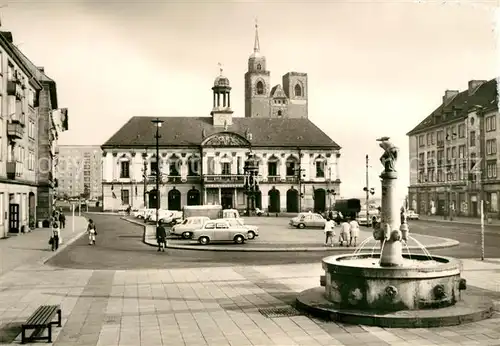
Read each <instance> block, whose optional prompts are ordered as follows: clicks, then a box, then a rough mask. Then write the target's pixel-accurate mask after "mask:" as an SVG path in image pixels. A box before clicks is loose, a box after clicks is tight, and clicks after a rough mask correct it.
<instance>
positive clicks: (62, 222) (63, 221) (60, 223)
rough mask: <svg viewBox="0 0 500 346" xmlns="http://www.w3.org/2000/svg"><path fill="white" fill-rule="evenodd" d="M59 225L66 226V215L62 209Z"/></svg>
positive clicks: (63, 227)
mask: <svg viewBox="0 0 500 346" xmlns="http://www.w3.org/2000/svg"><path fill="white" fill-rule="evenodd" d="M59 226H60V227H61V229H65V228H66V215H64V213H63V212H62V211H61V212H60V213H59Z"/></svg>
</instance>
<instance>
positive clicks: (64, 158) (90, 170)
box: [57, 145, 102, 200]
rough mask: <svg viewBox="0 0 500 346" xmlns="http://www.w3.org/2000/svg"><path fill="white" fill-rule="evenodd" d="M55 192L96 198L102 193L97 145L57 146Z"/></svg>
mask: <svg viewBox="0 0 500 346" xmlns="http://www.w3.org/2000/svg"><path fill="white" fill-rule="evenodd" d="M58 150H59V157H58V161H59V163H58V167H57V182H58V185H57V194H58V195H59V196H67V197H77V196H78V197H79V196H82V195H83V196H84V197H85V198H88V199H93V200H97V199H100V198H101V195H102V179H101V178H102V172H101V166H102V159H101V148H100V147H99V146H98V145H60V146H59V147H58Z"/></svg>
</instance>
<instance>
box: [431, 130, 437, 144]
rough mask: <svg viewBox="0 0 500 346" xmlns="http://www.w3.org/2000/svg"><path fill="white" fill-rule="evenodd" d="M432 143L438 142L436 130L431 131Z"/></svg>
mask: <svg viewBox="0 0 500 346" xmlns="http://www.w3.org/2000/svg"><path fill="white" fill-rule="evenodd" d="M431 144H432V145H434V144H436V136H435V134H434V132H432V133H431Z"/></svg>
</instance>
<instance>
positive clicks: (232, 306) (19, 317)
mask: <svg viewBox="0 0 500 346" xmlns="http://www.w3.org/2000/svg"><path fill="white" fill-rule="evenodd" d="M166 260H168V257H166ZM463 264H464V272H463V276H464V277H465V278H466V279H467V280H468V284H469V285H474V286H477V287H480V288H482V289H485V290H488V294H492V295H493V296H494V297H495V298H496V300H497V301H498V302H500V293H499V287H500V261H488V262H480V261H476V260H464V261H463ZM321 274H322V269H321V265H320V264H302V265H279V266H245V267H233V268H229V267H218V268H210V267H207V268H197V269H170V270H169V269H159V270H158V269H155V270H128V271H121V270H118V271H107V270H68V269H58V268H53V267H49V266H44V265H40V264H37V265H26V266H22V267H19V268H18V269H17V270H15V271H10V272H8V273H6V274H4V275H3V276H1V277H0V320H1V325H2V326H9V325H10V326H12V325H15V324H16V323H17V324H19V323H21V322H22V321H23V320H25V319H26V318H27V317H28V316H29V315H30V314H31V313H32V312H33V311H34V310H35V309H36V307H37V306H38V305H40V304H61V306H62V311H63V327H62V328H55V329H54V331H55V334H54V335H55V338H54V340H55V342H54V345H61V346H62V345H89V346H90V345H103V346H104V345H130V346H137V345H148V346H152V345H193V346H198V345H235V346H236V345H237V346H240V345H364V344H369V345H498V344H500V341H499V340H500V316H498V315H496V316H495V317H494V318H492V319H490V320H486V321H483V322H479V323H473V324H468V325H463V326H458V327H448V328H435V329H382V328H377V327H364V326H351V325H341V324H337V323H333V322H324V321H321V320H317V319H311V318H309V317H307V316H303V315H300V314H297V312H296V311H294V310H293V309H290V307H289V306H288V305H287V303H291V302H293V300H294V298H295V295H296V293H297V292H300V291H301V290H303V289H307V288H310V287H314V286H317V285H318V284H319V276H320V275H321ZM272 308H276V310H275V312H277V313H282V314H281V315H276V314H275V315H270V317H269V318H268V317H265V316H264V315H263V313H261V311H262V312H266V311H267V312H269V311H270V310H269V309H272ZM280 316H281V317H280ZM4 334H5V333H4ZM14 337H15V336H14ZM19 340H20V337H19V336H18V337H17V338H16V339H15V340H6V339H3V340H2V345H3V344H10V343H11V342H14V343H18V342H19Z"/></svg>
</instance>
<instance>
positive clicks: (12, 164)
mask: <svg viewBox="0 0 500 346" xmlns="http://www.w3.org/2000/svg"><path fill="white" fill-rule="evenodd" d="M6 168H7V179H16V177H18V176H20V175H21V172H18V170H17V162H16V161H7V167H6Z"/></svg>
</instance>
